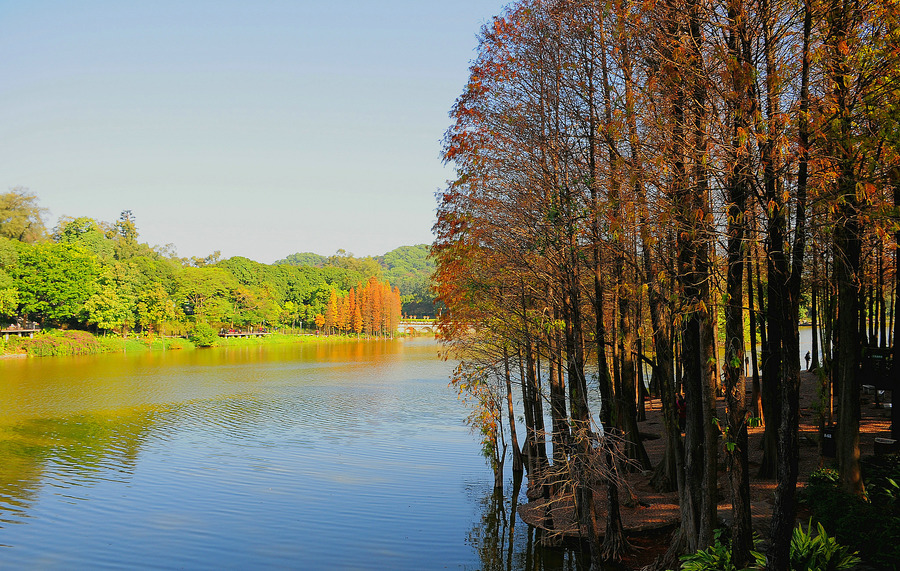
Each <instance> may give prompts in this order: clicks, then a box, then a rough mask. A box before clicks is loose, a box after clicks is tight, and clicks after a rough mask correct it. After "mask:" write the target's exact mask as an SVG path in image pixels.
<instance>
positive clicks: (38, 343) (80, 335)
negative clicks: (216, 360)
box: [0, 330, 409, 360]
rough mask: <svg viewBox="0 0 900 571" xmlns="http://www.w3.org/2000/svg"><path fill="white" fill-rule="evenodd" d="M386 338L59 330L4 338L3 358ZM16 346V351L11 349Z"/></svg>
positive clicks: (0, 356) (1, 344) (0, 347)
mask: <svg viewBox="0 0 900 571" xmlns="http://www.w3.org/2000/svg"><path fill="white" fill-rule="evenodd" d="M408 336H409V335H408V334H404V333H398V334H397V335H396V336H395V337H392V338H389V339H403V338H406V337H408ZM376 339H384V338H381V337H362V336H360V337H357V336H355V335H353V336H348V335H316V334H312V333H295V334H280V333H273V334H270V335H268V336H265V337H219V338H218V340H217V341H216V342H215V343H214V344H213V345H210V346H201V345H197V344H195V343H193V342H191V341H190V340H189V339H187V338H185V337H159V336H152V337H125V338H122V337H117V336H95V335H93V334H92V333H90V332H87V331H79V330H55V331H51V332H47V333H43V334H40V335H38V336H35V337H34V338H15V339H10V340H9V341H7V342H5V343H4V342H3V341H2V340H0V360H4V359H24V358H31V357H72V356H83V355H101V354H105V353H121V352H135V353H137V352H148V351H153V352H160V351H181V350H196V349H206V348H222V347H224V348H228V347H259V346H266V345H273V346H274V345H291V344H311V343H325V342H330V343H335V342H338V343H350V342H358V341H371V340H376ZM10 349H12V351H10Z"/></svg>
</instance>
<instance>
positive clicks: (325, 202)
mask: <svg viewBox="0 0 900 571" xmlns="http://www.w3.org/2000/svg"><path fill="white" fill-rule="evenodd" d="M503 4H504V2H503V1H501V0H481V1H479V0H457V1H456V2H446V1H438V0H388V1H383V2H375V1H372V0H298V1H293V2H290V1H283V2H282V1H274V0H256V1H254V2H247V1H246V0H242V1H239V2H238V1H231V0H210V1H206V0H202V1H196V0H154V1H152V2H131V1H124V2H123V1H113V0H109V1H99V0H98V1H93V0H84V1H81V2H69V1H58V2H53V1H45V0H28V1H14V2H12V1H4V0H0V54H2V56H0V190H2V191H4V192H5V191H6V190H8V189H11V188H13V187H17V186H22V187H26V188H28V189H29V190H30V191H31V192H33V193H35V194H36V195H37V196H38V197H39V199H40V204H41V206H44V207H46V208H48V209H49V210H50V212H49V215H48V217H47V220H46V222H47V224H48V227H49V228H52V227H53V226H54V225H55V224H56V221H57V219H58V218H59V216H61V215H68V216H90V217H93V218H96V219H98V220H105V221H114V220H115V219H117V218H118V216H119V213H120V212H121V211H122V210H125V209H129V210H131V211H132V212H133V213H134V216H135V219H136V222H137V226H138V230H139V232H140V239H141V241H146V242H148V243H150V244H151V245H153V244H159V245H162V244H166V243H173V244H174V245H175V246H176V248H177V251H178V254H179V255H180V256H206V255H208V254H210V253H211V252H213V251H214V250H221V251H222V255H223V257H230V256H236V255H240V256H246V257H248V258H251V259H254V260H258V261H261V262H266V263H270V262H272V261H274V260H276V259H279V258H283V257H285V256H286V255H288V254H291V253H294V252H305V251H312V252H316V253H320V254H326V255H328V254H332V253H334V252H335V251H336V250H337V249H338V248H344V249H345V250H347V251H349V252H352V253H354V254H355V255H357V256H365V255H378V254H382V253H384V252H387V251H389V250H392V249H394V248H396V247H397V246H401V245H411V244H417V243H428V242H431V226H432V224H433V222H434V208H435V198H434V194H435V192H436V191H437V190H439V189H440V188H441V187H443V186H444V182H445V181H446V179H448V178H450V177H451V175H452V173H451V172H450V170H449V169H447V168H445V167H443V166H442V165H441V162H440V158H439V154H440V139H441V136H442V135H443V132H444V130H445V129H446V128H447V126H448V125H449V118H448V116H447V113H448V111H449V109H450V106H451V105H452V103H453V101H454V99H455V98H456V96H457V95H458V94H459V93H460V92H461V91H462V88H463V85H464V83H465V81H466V77H467V69H468V65H469V62H470V60H472V59H473V58H474V56H475V48H476V35H477V33H478V31H479V29H480V27H481V25H482V24H484V23H486V22H488V21H490V18H491V16H493V15H494V14H497V13H499V11H500V10H501V8H502V6H503Z"/></svg>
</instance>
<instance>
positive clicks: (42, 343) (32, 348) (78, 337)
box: [9, 330, 103, 357]
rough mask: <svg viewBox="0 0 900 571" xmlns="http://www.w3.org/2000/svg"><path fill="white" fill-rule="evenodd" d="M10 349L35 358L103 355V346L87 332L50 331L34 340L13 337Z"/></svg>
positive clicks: (10, 341) (35, 337) (39, 334)
mask: <svg viewBox="0 0 900 571" xmlns="http://www.w3.org/2000/svg"><path fill="white" fill-rule="evenodd" d="M9 348H10V349H12V350H14V351H25V352H27V353H28V354H29V355H32V356H35V357H51V356H64V355H90V354H93V353H102V352H103V346H102V345H101V344H100V342H99V341H97V338H96V337H94V336H93V335H91V334H90V333H88V332H87V331H57V330H50V331H47V332H43V333H38V334H37V335H35V336H34V337H33V338H29V337H11V338H10V340H9Z"/></svg>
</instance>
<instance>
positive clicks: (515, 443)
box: [503, 345, 525, 479]
mask: <svg viewBox="0 0 900 571" xmlns="http://www.w3.org/2000/svg"><path fill="white" fill-rule="evenodd" d="M503 375H504V378H505V379H506V416H507V420H508V421H509V437H510V441H511V443H512V449H513V450H512V459H513V465H512V469H513V476H514V477H518V478H520V479H521V477H522V471H523V470H524V469H525V468H524V463H523V462H522V449H521V448H520V447H519V437H518V435H517V434H516V414H515V410H514V409H513V396H512V376H511V374H510V371H509V349H508V348H507V346H506V345H503Z"/></svg>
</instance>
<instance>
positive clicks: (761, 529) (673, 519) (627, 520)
mask: <svg viewBox="0 0 900 571" xmlns="http://www.w3.org/2000/svg"><path fill="white" fill-rule="evenodd" d="M749 389H750V384H749V382H748V383H747V391H748V392H747V400H748V402H749V400H750V392H749ZM818 394H819V388H818V378H817V377H816V375H815V374H813V373H809V372H803V373H801V381H800V465H799V473H800V477H799V483H798V489H802V488H803V486H805V484H806V481H807V479H808V478H809V475H810V474H811V473H812V472H813V471H815V470H816V469H817V468H818V467H819V466H820V465H823V463H824V465H829V463H831V462H833V459H829V458H821V457H820V456H819V446H818V442H819V428H818V413H817V412H816V408H814V403H816V402H817V401H818V400H819V397H818ZM882 400H884V399H882ZM887 400H888V401H889V400H890V394H889V393H888V395H887ZM718 406H719V417H720V418H725V416H724V408H725V404H724V399H721V398H720V399H719V400H718ZM861 409H862V410H861V413H862V416H861V422H860V449H861V453H862V455H863V456H866V455H871V454H873V453H874V443H875V438H877V437H889V436H890V425H891V419H890V412H891V411H890V408H877V407H876V404H875V400H874V395H867V394H864V395H862V406H861ZM646 410H647V420H645V421H643V422H641V423H639V427H640V431H641V433H642V434H647V435H650V436H660V438H653V439H645V440H644V446H645V447H646V449H647V453H648V454H649V455H650V459H651V461H652V462H653V465H654V466H655V465H656V464H657V463H658V462H659V461H660V460H661V459H662V456H663V450H664V446H665V439H664V438H662V436H663V424H662V418H661V416H662V413H661V403H660V401H659V400H658V399H653V400H648V401H646ZM762 434H763V428H762V427H757V428H751V429H750V430H749V436H750V447H749V456H750V458H749V460H750V500H751V513H752V521H753V528H754V530H755V531H756V532H757V533H758V534H759V537H761V538H763V539H765V538H766V537H767V536H768V530H769V520H770V519H771V516H772V507H773V506H774V502H775V481H774V480H762V479H759V478H757V477H756V475H757V472H758V470H759V465H760V462H761V460H762V449H761V446H760V444H761V441H762ZM719 458H720V471H719V498H720V502H719V507H718V510H719V518H720V520H725V521H728V520H730V519H731V518H730V515H731V503H730V498H729V495H728V489H729V486H728V479H727V478H728V473H727V471H726V470H725V467H724V458H725V456H724V451H721V450H720V456H719ZM649 476H650V473H642V474H632V475H630V476H629V477H628V481H629V484H630V486H631V489H632V490H633V492H634V495H635V497H636V499H637V500H638V504H637V505H631V506H626V505H623V506H622V520H623V524H624V526H625V529H626V531H627V532H629V533H628V535H629V540H631V541H632V542H633V543H634V544H636V545H637V546H639V547H640V548H641V549H639V550H638V552H637V553H636V555H635V556H634V557H632V558H630V560H629V561H627V562H626V565H627V566H628V567H630V568H638V567H640V566H642V565H645V564H647V563H650V562H652V561H653V560H654V559H655V557H656V555H657V554H659V552H660V551H664V549H665V547H667V542H668V539H667V538H668V530H670V529H672V528H673V527H674V526H675V525H676V524H677V523H678V521H679V514H678V499H677V497H676V493H674V492H672V493H666V494H662V493H659V492H656V491H654V490H653V488H651V487H650V484H649ZM597 496H599V499H598V502H599V503H598V508H599V510H600V513H604V511H605V499H604V494H602V493H600V494H597ZM545 512H546V508H545V506H544V505H543V504H542V503H541V502H539V501H536V502H530V503H528V504H526V505H524V506H521V507H520V508H519V514H520V516H521V517H522V519H523V520H524V521H525V522H526V523H528V524H529V525H532V526H535V527H541V522H542V521H544V514H545ZM551 514H552V516H553V521H554V527H555V528H556V531H559V530H560V528H562V532H563V535H564V536H570V535H572V534H574V532H575V529H576V528H575V524H574V521H573V518H572V515H573V510H572V506H571V505H570V504H569V503H566V502H560V501H556V502H554V504H553V508H552V510H551ZM808 517H809V516H808V514H805V513H802V512H801V513H799V514H798V520H802V521H806V520H807V519H808ZM662 530H665V533H664V532H663V531H662ZM601 531H602V530H601Z"/></svg>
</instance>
